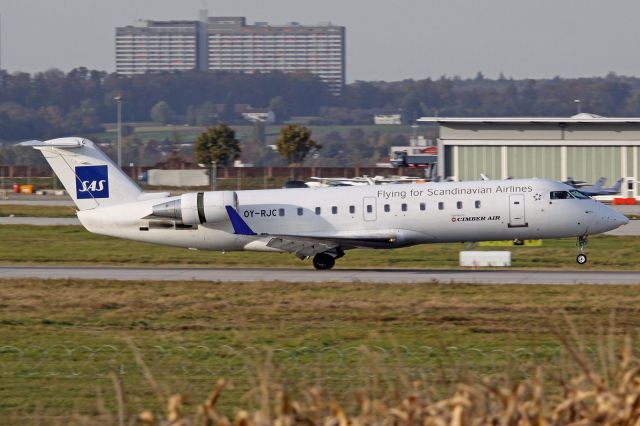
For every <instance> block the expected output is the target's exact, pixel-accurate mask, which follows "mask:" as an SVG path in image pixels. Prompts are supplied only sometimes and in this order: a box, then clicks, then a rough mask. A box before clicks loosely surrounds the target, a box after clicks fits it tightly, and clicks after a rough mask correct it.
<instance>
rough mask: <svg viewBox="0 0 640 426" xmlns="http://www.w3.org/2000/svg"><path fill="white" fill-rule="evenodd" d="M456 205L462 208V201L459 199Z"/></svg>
mask: <svg viewBox="0 0 640 426" xmlns="http://www.w3.org/2000/svg"><path fill="white" fill-rule="evenodd" d="M456 207H458V210H460V209H461V208H462V201H458V202H457V203H456Z"/></svg>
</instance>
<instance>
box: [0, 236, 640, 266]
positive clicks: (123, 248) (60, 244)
mask: <svg viewBox="0 0 640 426" xmlns="http://www.w3.org/2000/svg"><path fill="white" fill-rule="evenodd" d="M0 240H1V241H2V244H0V264H38V265H43V264H48V265H53V264H74V265H130V266H134V265H163V266H177V265H189V266H194V267H198V266H200V267H215V266H217V267H237V266H255V267H286V268H312V266H311V262H309V261H306V262H303V261H300V260H298V259H297V258H296V257H295V256H293V255H291V254H288V253H282V254H278V253H256V252H229V253H220V252H212V251H193V250H186V249H179V248H172V247H163V246H158V245H151V244H144V243H137V242H133V241H127V240H120V239H117V238H111V237H104V236H100V235H95V234H90V233H89V232H87V231H85V230H84V228H82V227H80V226H51V227H44V226H28V225H15V226H7V225H5V226H0ZM639 243H640V237H612V236H598V237H593V238H591V239H590V242H589V246H588V249H587V252H588V254H589V263H588V264H587V265H584V266H581V267H580V268H581V269H584V268H589V269H604V270H613V269H627V270H633V269H638V265H640V252H639V251H638V250H637V247H638V244H639ZM466 248H467V247H466V245H465V244H461V243H452V244H426V245H421V246H416V247H408V248H403V249H396V250H350V251H348V252H347V255H346V256H345V257H344V258H342V259H340V260H338V262H337V265H336V267H337V268H455V267H457V265H458V252H459V251H460V250H463V249H466ZM476 249H477V250H492V249H495V248H493V247H478V248H476ZM500 249H502V248H500ZM509 250H511V251H512V264H513V266H514V267H517V268H551V269H573V268H576V267H577V266H576V264H575V255H576V252H577V249H576V244H575V240H573V239H560V240H545V241H544V243H543V246H542V247H518V246H514V247H509Z"/></svg>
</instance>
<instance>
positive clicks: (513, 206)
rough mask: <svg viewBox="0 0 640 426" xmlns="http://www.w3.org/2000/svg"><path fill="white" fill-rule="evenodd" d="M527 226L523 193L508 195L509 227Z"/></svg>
mask: <svg viewBox="0 0 640 426" xmlns="http://www.w3.org/2000/svg"><path fill="white" fill-rule="evenodd" d="M526 226H529V224H528V223H527V220H526V217H525V211H524V195H522V194H518V195H510V196H509V228H520V227H526Z"/></svg>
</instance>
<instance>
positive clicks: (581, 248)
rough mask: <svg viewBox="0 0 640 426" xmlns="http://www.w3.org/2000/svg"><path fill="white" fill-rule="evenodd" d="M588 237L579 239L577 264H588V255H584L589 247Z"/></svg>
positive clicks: (584, 236) (583, 236)
mask: <svg viewBox="0 0 640 426" xmlns="http://www.w3.org/2000/svg"><path fill="white" fill-rule="evenodd" d="M587 242H588V241H587V236H586V235H581V236H579V237H578V255H577V256H576V262H578V264H580V265H584V264H585V263H587V255H586V254H584V249H585V247H586V246H587Z"/></svg>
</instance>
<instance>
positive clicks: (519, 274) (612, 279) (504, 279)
mask: <svg viewBox="0 0 640 426" xmlns="http://www.w3.org/2000/svg"><path fill="white" fill-rule="evenodd" d="M0 277H3V278H40V279H87V280H100V279H101V280H122V281H192V280H193V281H222V282H234V281H252V282H260V281H284V282H298V283H302V282H305V283H309V282H338V283H353V282H362V283H441V284H449V283H474V284H623V285H630V284H640V272H636V271H628V272H620V271H615V272H607V271H558V272H555V271H536V270H530V271H529V270H498V271H496V270H491V271H489V270H485V271H478V270H475V271H473V270H416V269H414V270H411V269H377V270H376V269H335V270H332V271H315V270H311V269H257V268H256V269H247V268H242V269H197V268H193V269H187V268H118V267H64V266H61V267H39V266H9V267H6V266H5V267H0Z"/></svg>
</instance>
